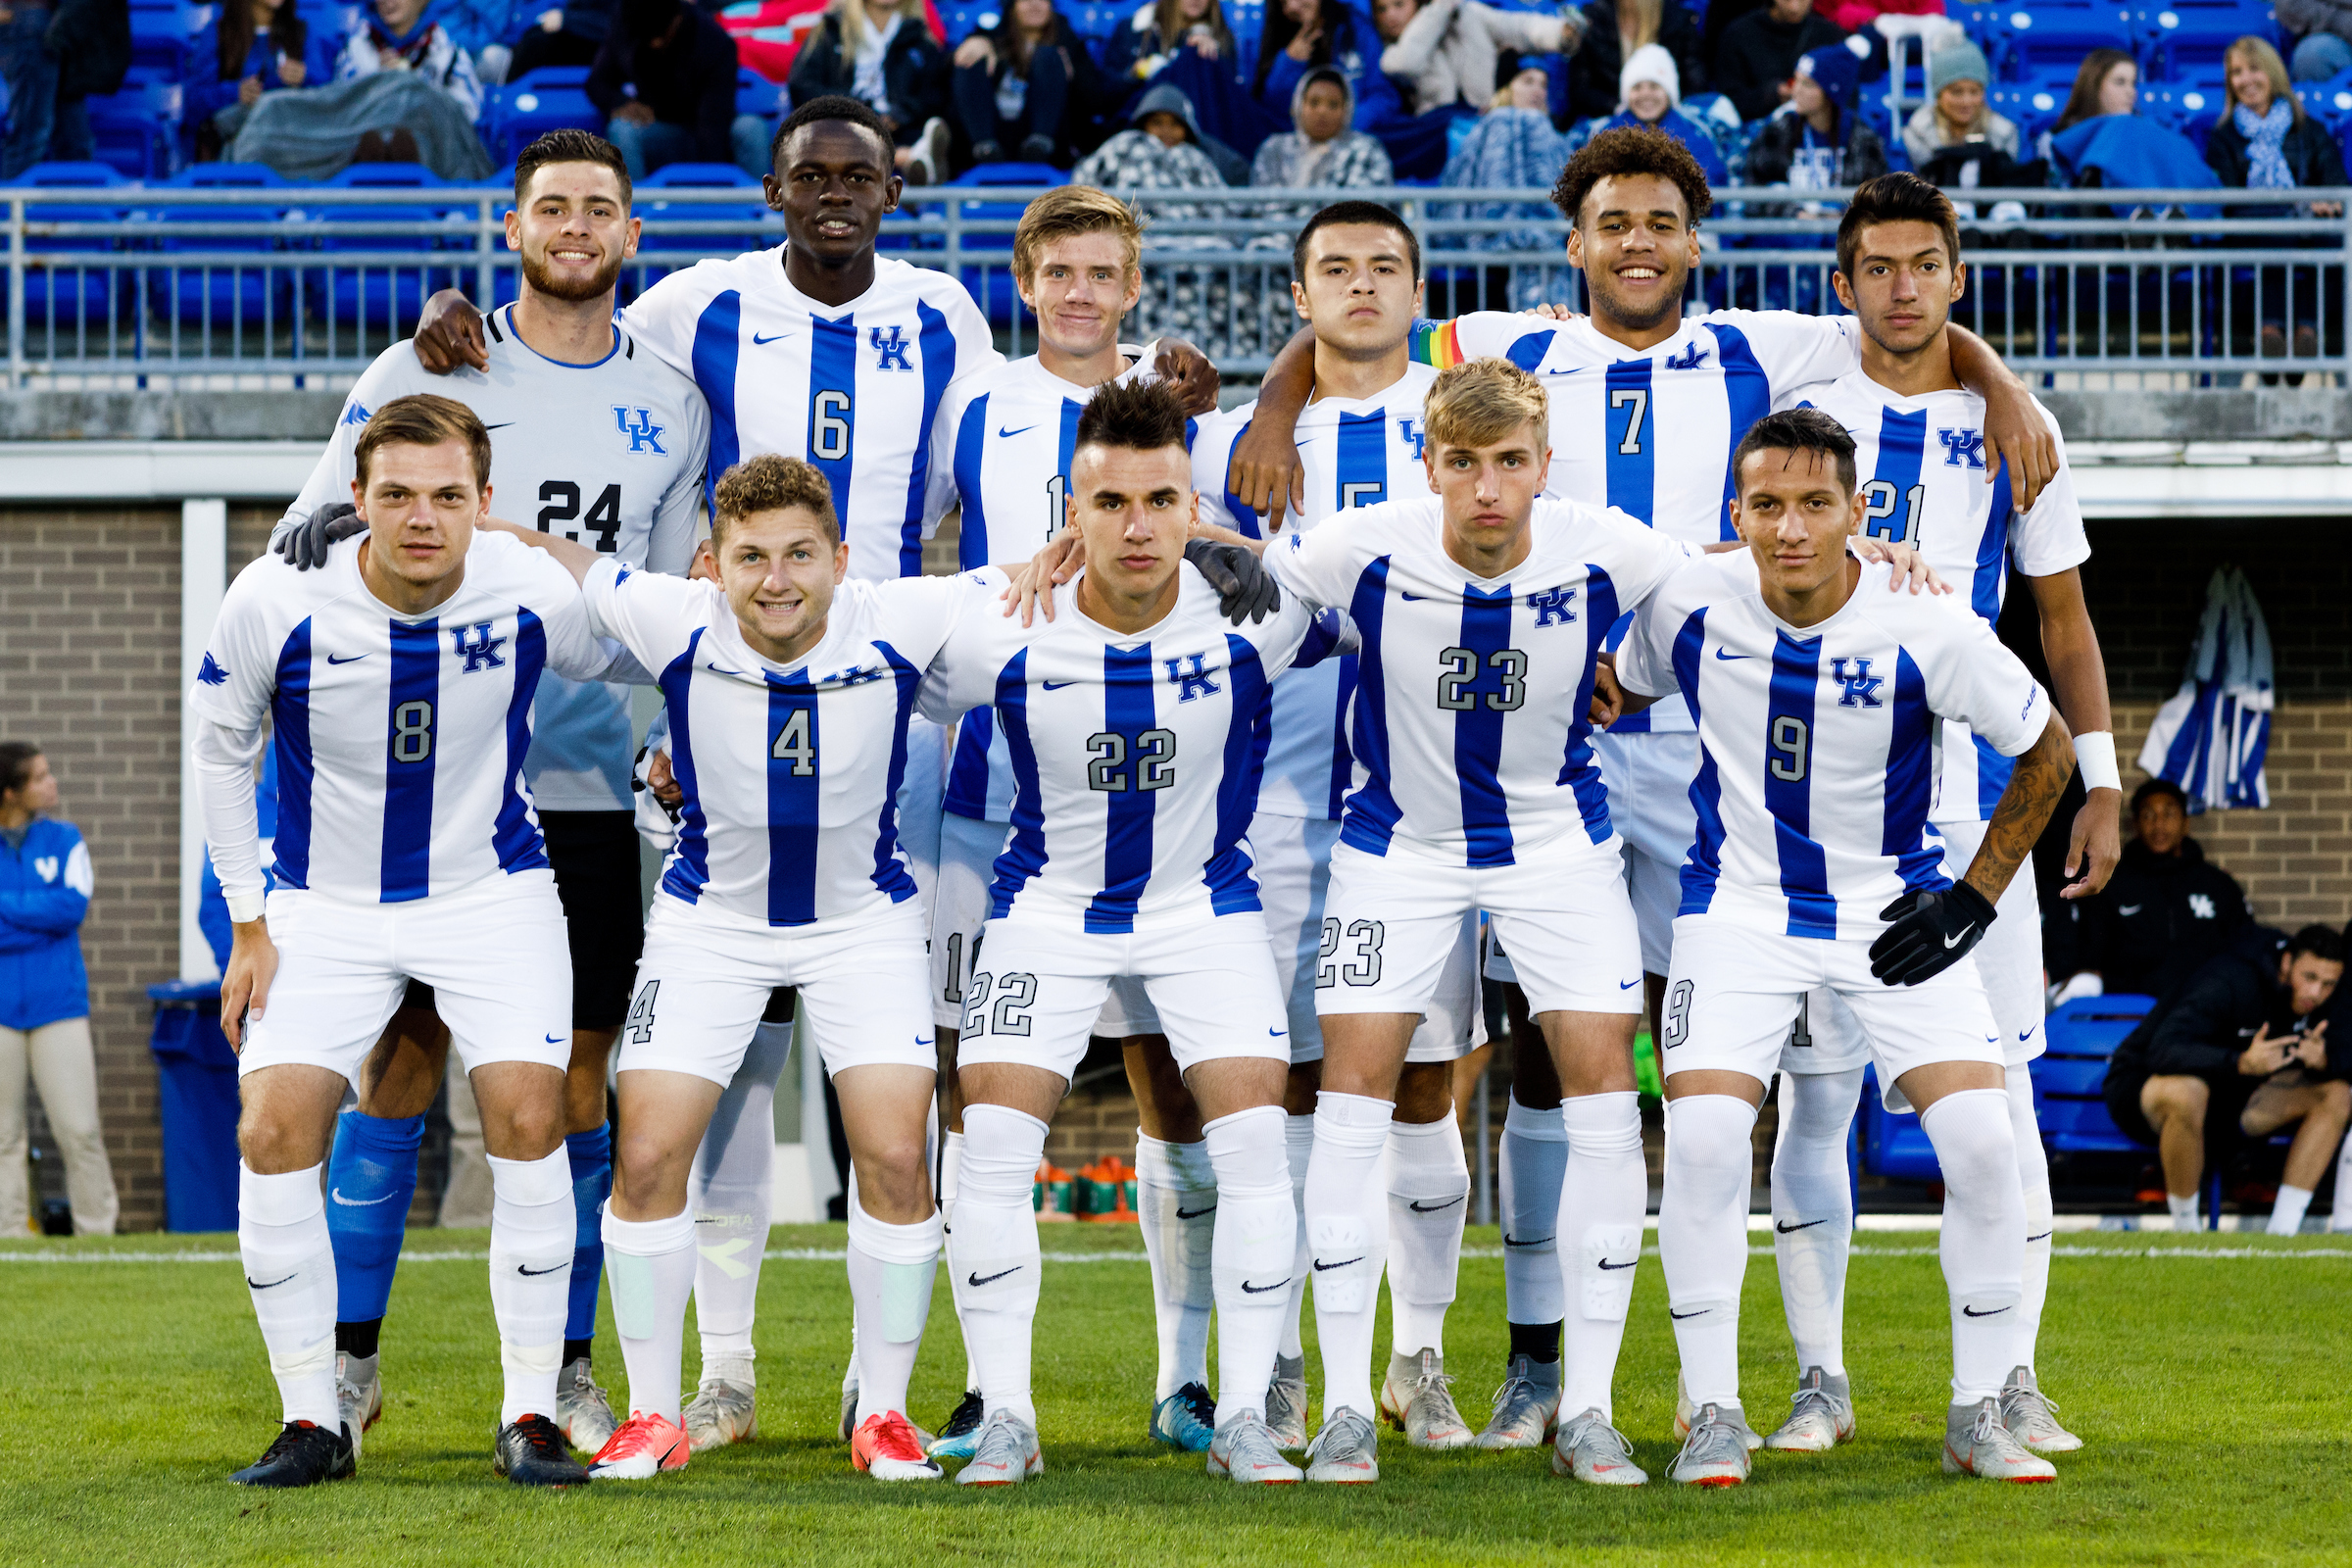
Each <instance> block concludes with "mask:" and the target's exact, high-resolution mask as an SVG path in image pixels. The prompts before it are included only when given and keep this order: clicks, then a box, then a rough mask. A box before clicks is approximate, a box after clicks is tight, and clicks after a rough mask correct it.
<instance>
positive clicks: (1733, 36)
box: [1708, 0, 1845, 121]
mask: <svg viewBox="0 0 2352 1568" xmlns="http://www.w3.org/2000/svg"><path fill="white" fill-rule="evenodd" d="M1844 36H1845V29H1844V28H1842V27H1840V26H1838V24H1836V23H1835V22H1832V21H1831V20H1830V19H1829V18H1827V17H1824V16H1818V15H1816V14H1815V13H1814V10H1813V6H1812V0H1771V4H1769V5H1767V6H1765V7H1764V8H1763V9H1761V10H1758V11H1751V12H1749V13H1748V14H1747V15H1746V16H1744V17H1741V18H1740V20H1739V21H1737V22H1735V23H1733V24H1732V25H1730V26H1727V27H1725V28H1724V29H1723V36H1722V38H1721V40H1720V41H1719V42H1718V43H1717V44H1716V46H1715V54H1714V56H1713V58H1712V59H1711V60H1710V61H1709V62H1708V69H1709V71H1710V72H1711V73H1712V74H1711V75H1710V76H1709V78H1708V79H1709V80H1711V81H1712V82H1714V84H1715V89H1716V91H1718V92H1720V93H1723V94H1724V95H1725V96H1726V97H1728V98H1730V99H1731V100H1732V102H1733V104H1734V105H1736V106H1737V107H1738V108H1739V110H1740V119H1741V120H1742V121H1754V120H1762V119H1763V118H1764V117H1765V116H1766V115H1769V114H1771V113H1772V112H1773V111H1774V110H1776V109H1778V108H1780V107H1781V105H1783V104H1785V103H1787V102H1788V101H1789V92H1790V90H1791V89H1790V86H1789V83H1790V82H1791V81H1792V80H1794V78H1795V76H1796V63H1797V61H1798V60H1800V59H1802V58H1803V57H1804V56H1806V55H1809V54H1811V53H1812V52H1813V51H1814V50H1816V49H1820V48H1824V47H1826V46H1828V45H1830V44H1834V43H1837V42H1838V41H1839V40H1840V39H1842V38H1843V37H1844Z"/></svg>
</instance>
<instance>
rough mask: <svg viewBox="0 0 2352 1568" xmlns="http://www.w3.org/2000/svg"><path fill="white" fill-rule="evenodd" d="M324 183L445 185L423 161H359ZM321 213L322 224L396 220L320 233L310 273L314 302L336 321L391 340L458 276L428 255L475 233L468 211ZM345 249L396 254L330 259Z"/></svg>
mask: <svg viewBox="0 0 2352 1568" xmlns="http://www.w3.org/2000/svg"><path fill="white" fill-rule="evenodd" d="M326 184H327V185H328V186H329V187H331V188H335V189H341V190H382V189H414V190H419V191H429V190H435V189H439V188H442V186H443V185H444V181H443V180H442V179H441V177H440V176H439V175H437V174H435V173H434V172H432V171H431V170H429V169H426V168H424V167H423V166H422V165H420V164H354V165H352V166H351V167H350V168H349V169H346V170H344V171H343V172H340V173H338V174H336V175H335V176H334V177H333V178H332V179H329V180H327V181H326ZM315 217H316V218H317V219H318V220H319V221H321V222H344V223H374V224H385V225H391V226H390V227H388V228H387V229H386V230H385V231H383V232H377V233H369V234H332V233H330V234H323V235H321V236H320V237H319V241H318V249H319V253H320V255H321V258H322V265H321V266H320V267H319V268H318V269H317V270H314V271H313V272H311V273H310V274H309V289H308V293H309V295H310V302H311V305H312V306H313V308H315V309H317V310H319V312H320V313H321V314H323V315H325V316H327V317H328V318H329V319H331V320H333V322H334V323H335V324H336V325H337V326H344V327H350V326H357V327H359V328H360V329H361V330H362V331H363V332H364V333H367V334H370V335H387V336H388V337H391V338H397V337H401V336H404V335H406V333H407V332H408V330H409V328H410V326H411V325H412V324H413V323H414V322H415V321H416V319H417V313H418V312H419V311H421V310H422V309H423V307H424V301H425V297H426V296H427V295H429V294H431V293H432V292H433V291H434V290H436V289H440V288H445V287H447V286H449V284H450V283H451V282H453V281H454V280H455V278H456V275H457V273H456V270H454V269H453V268H451V267H449V266H434V265H431V264H429V263H427V262H426V261H425V260H424V259H423V258H424V257H426V256H429V255H432V254H433V253H435V252H438V251H441V250H443V249H444V247H445V245H446V244H447V242H448V241H449V240H451V239H465V240H468V241H469V240H470V239H471V237H472V232H473V230H472V225H471V223H470V221H468V218H469V215H453V214H451V213H449V212H447V211H445V210H443V209H442V208H440V207H437V206H427V205H419V206H414V207H412V206H407V205H399V206H384V207H375V206H369V207H330V208H324V209H321V210H319V212H318V213H316V214H315ZM339 255H350V256H361V255H373V256H376V257H387V256H390V257H393V258H396V259H390V260H374V261H358V260H354V261H345V262H336V261H333V260H328V258H333V257H336V256H339ZM412 258H413V259H412Z"/></svg>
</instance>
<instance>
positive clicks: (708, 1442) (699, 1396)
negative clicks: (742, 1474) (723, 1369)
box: [684, 1378, 760, 1453]
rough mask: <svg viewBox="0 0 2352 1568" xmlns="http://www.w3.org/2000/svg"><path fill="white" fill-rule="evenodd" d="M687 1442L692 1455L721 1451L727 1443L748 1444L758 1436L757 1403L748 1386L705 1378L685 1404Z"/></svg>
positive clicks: (747, 1384)
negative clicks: (714, 1450) (692, 1451)
mask: <svg viewBox="0 0 2352 1568" xmlns="http://www.w3.org/2000/svg"><path fill="white" fill-rule="evenodd" d="M684 1414H685V1417H686V1421H685V1425H686V1437H687V1441H689V1442H691V1443H692V1444H693V1445H694V1451H695V1452H697V1453H702V1452H705V1451H707V1450H709V1449H711V1448H723V1447H725V1446H727V1445H728V1444H730V1443H749V1442H751V1441H752V1440H753V1439H754V1438H756V1437H758V1436H759V1435H760V1400H759V1394H758V1391H757V1390H756V1389H754V1388H753V1386H752V1385H751V1384H749V1383H738V1382H736V1381H735V1380H734V1379H733V1378H705V1379H703V1386H702V1387H701V1388H699V1389H696V1390H695V1391H694V1397H693V1398H691V1399H689V1400H687V1401H686V1409H685V1412H684Z"/></svg>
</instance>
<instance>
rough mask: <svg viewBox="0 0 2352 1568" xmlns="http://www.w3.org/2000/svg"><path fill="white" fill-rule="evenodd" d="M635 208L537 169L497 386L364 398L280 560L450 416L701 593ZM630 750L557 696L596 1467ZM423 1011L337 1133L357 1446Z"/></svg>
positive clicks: (514, 477) (617, 729)
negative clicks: (647, 335)
mask: <svg viewBox="0 0 2352 1568" xmlns="http://www.w3.org/2000/svg"><path fill="white" fill-rule="evenodd" d="M629 206H630V186H629V172H628V169H627V166H626V165H625V164H624V163H623V162H622V160H621V156H620V154H619V153H618V152H617V151H615V150H614V149H613V145H612V144H611V143H610V142H607V141H605V140H604V139H603V138H602V137H599V136H593V135H590V134H589V133H587V132H586V131H580V130H558V131H551V132H549V133H548V134H547V135H544V136H541V137H540V138H538V139H537V140H536V141H534V142H532V143H531V144H530V145H529V146H527V147H525V148H524V149H523V150H522V154H521V156H520V157H519V158H517V159H516V160H515V209H514V211H512V212H510V213H509V214H508V215H507V244H508V247H509V248H510V249H513V250H515V251H517V252H519V253H520V255H521V272H522V283H521V289H520V293H519V297H518V298H517V299H516V300H515V303H514V304H512V305H507V306H502V307H501V308H499V309H498V310H496V311H494V312H492V313H491V316H490V319H489V322H488V331H489V343H488V345H487V348H486V350H485V353H484V365H483V366H482V368H478V369H477V368H470V367H468V368H461V369H460V370H459V371H458V372H457V373H456V374H454V375H450V376H446V377H444V376H436V375H434V374H432V373H431V372H429V371H427V370H426V369H425V368H423V366H422V365H421V364H420V363H419V361H418V359H417V351H416V348H415V347H414V345H413V344H410V343H405V342H404V343H396V344H394V345H393V346H392V347H391V348H389V349H386V350H385V351H384V352H383V353H382V354H381V355H379V356H378V357H377V358H376V361H375V363H374V364H373V365H371V366H369V367H368V370H367V372H366V373H365V374H364V375H362V376H361V377H360V379H359V381H358V383H357V384H355V385H354V386H353V387H352V390H351V395H350V397H349V398H347V399H346V400H345V402H344V405H343V416H342V417H341V418H340V419H338V420H337V421H336V425H335V433H334V435H333V437H332V438H331V439H330V440H329V441H328V443H327V449H326V451H325V453H324V454H323V455H322V456H321V457H320V458H319V466H318V467H317V468H315V469H314V470H313V471H312V474H311V477H310V480H309V482H308V483H306V484H305V485H304V487H303V491H302V494H301V495H300V496H299V497H298V498H296V500H295V502H294V504H293V505H292V506H290V507H289V508H287V510H286V515H285V517H284V518H283V519H282V520H280V522H279V523H278V525H277V530H276V532H275V534H274V535H273V542H274V543H276V544H277V546H278V547H279V548H280V549H281V550H282V551H283V553H284V554H286V556H287V557H288V559H289V560H291V561H293V562H294V563H295V564H297V565H298V566H300V565H305V564H318V563H320V562H322V559H323V556H324V553H325V550H326V547H327V545H328V544H329V543H331V541H332V540H333V539H335V538H338V537H340V536H341V535H342V534H343V533H344V532H346V531H350V530H354V529H356V528H358V527H359V526H360V524H359V522H358V520H357V519H356V518H355V517H352V516H351V515H350V513H351V509H350V506H349V502H348V498H349V496H350V494H351V483H352V480H353V478H354V476H355V461H354V452H355V449H356V448H357V446H358V444H359V441H360V438H361V436H362V434H363V432H364V431H365V430H366V429H367V427H368V419H369V417H370V411H371V410H376V409H381V408H382V407H383V406H384V405H385V404H387V403H389V402H391V401H392V400H394V399H395V398H400V397H405V396H409V395H411V394H415V393H422V392H437V393H441V394H443V395H446V396H449V397H452V398H455V399H456V400H457V401H458V402H460V403H463V404H465V405H466V407H467V408H468V409H470V410H472V411H473V413H474V415H475V416H476V417H478V418H479V419H480V420H481V421H482V424H483V427H484V428H485V429H488V430H489V431H491V432H492V434H491V484H492V487H493V488H494V489H495V490H497V491H498V492H499V493H500V494H501V495H503V496H506V497H508V498H509V501H508V505H509V506H510V507H512V508H513V509H514V511H515V515H517V516H520V517H522V518H525V519H527V520H531V521H535V523H536V524H537V526H538V527H539V528H540V529H541V530H542V531H553V532H560V533H562V534H563V535H564V537H566V538H569V539H575V540H579V541H582V542H583V543H585V544H587V545H590V546H592V547H593V549H594V550H596V551H599V552H602V553H604V554H607V555H614V554H617V555H618V556H619V557H620V558H621V559H622V560H625V561H631V562H640V563H643V564H646V565H647V566H649V567H650V568H651V569H653V570H656V571H667V572H682V571H684V570H685V568H686V565H687V563H688V561H689V560H690V559H691V558H692V556H693V553H694V536H695V533H696V530H697V528H698V526H699V524H700V521H701V514H702V480H703V464H704V460H705V457H706V455H707V453H708V451H709V448H710V428H711V416H710V410H709V407H708V405H706V404H705V402H704V400H703V395H702V393H701V392H699V391H697V390H696V389H695V386H694V383H693V382H691V381H689V380H688V379H687V378H686V377H685V376H683V375H680V374H679V373H678V372H677V371H676V370H673V369H671V368H669V367H668V366H666V365H664V364H662V362H661V361H660V360H659V359H657V358H656V357H655V356H653V355H651V354H645V353H640V352H639V349H638V344H637V342H636V340H635V339H634V338H633V337H631V336H630V335H629V334H628V333H626V332H624V331H622V330H621V329H619V328H618V327H616V326H614V325H613V292H614V287H615V284H616V283H617V281H618V279H619V276H620V270H621V268H622V267H623V266H624V265H626V264H627V262H628V261H629V259H630V258H631V257H633V256H634V255H635V254H636V251H637V233H638V221H637V220H636V219H635V218H633V217H631V216H630V211H629ZM339 500H340V501H342V502H343V505H341V506H336V505H335V503H336V502H337V501H339ZM630 736H631V730H630V722H629V710H628V701H627V694H626V692H625V691H623V690H622V689H621V688H620V687H618V686H609V685H605V684H603V683H601V682H593V683H589V684H585V685H582V684H578V683H575V682H571V681H567V680H564V678H562V677H561V676H557V675H549V676H546V677H543V678H542V679H541V681H540V683H539V690H538V695H537V697H536V698H535V699H534V701H533V705H532V737H531V750H530V755H529V757H528V758H527V759H526V760H525V761H524V772H525V773H526V775H527V776H528V777H529V779H530V782H531V794H532V798H533V800H534V801H535V802H537V804H538V806H539V809H540V831H541V833H542V835H543V836H544V838H545V840H546V854H547V858H548V861H549V863H550V865H551V866H552V867H553V869H554V871H555V876H556V889H557V892H558V895H559V896H560V897H561V898H562V900H563V902H564V923H565V929H566V932H567V934H568V940H569V944H570V952H571V972H572V1019H571V1028H572V1032H571V1060H570V1064H569V1067H568V1069H567V1072H566V1075H565V1086H564V1132H565V1137H564V1153H565V1157H566V1158H567V1159H569V1161H570V1165H571V1181H572V1195H573V1206H574V1217H575V1220H576V1222H577V1245H576V1249H575V1251H574V1254H573V1265H574V1266H573V1269H572V1273H571V1302H570V1309H569V1313H568V1317H567V1319H566V1322H565V1324H564V1370H563V1374H562V1378H561V1382H560V1388H559V1393H558V1397H557V1404H558V1408H557V1410H556V1424H557V1425H558V1426H560V1427H562V1428H563V1429H564V1434H565V1436H566V1437H568V1438H569V1439H570V1440H571V1443H572V1446H574V1447H577V1448H579V1449H580V1450H581V1451H583V1452H586V1453H594V1452H595V1451H596V1450H597V1449H598V1448H600V1447H602V1446H604V1443H605V1440H606V1439H607V1438H610V1437H611V1436H612V1435H613V1425H614V1423H613V1411H612V1407H611V1405H610V1404H609V1403H607V1401H606V1399H605V1396H604V1393H603V1391H602V1390H601V1389H599V1388H598V1387H597V1384H596V1379H595V1376H594V1371H593V1368H592V1365H591V1362H590V1354H589V1351H590V1345H591V1339H592V1336H594V1334H595V1333H596V1301H597V1290H598V1286H599V1283H600V1281H601V1280H602V1278H603V1274H604V1250H603V1243H602V1241H601V1240H600V1239H599V1233H598V1224H599V1210H600V1209H601V1207H602V1206H603V1203H604V1201H605V1197H606V1195H607V1193H608V1192H610V1191H611V1188H612V1184H613V1146H612V1134H611V1132H610V1130H609V1128H608V1127H607V1125H606V1106H605V1063H606V1059H607V1058H608V1057H609V1056H610V1055H611V1054H612V1050H613V1037H614V1035H615V1034H616V1032H617V1031H618V1030H619V1028H620V1021H621V1016H622V1014H623V1013H625V1012H626V1011H627V1010H628V1004H629V978H630V976H631V974H632V973H633V972H634V970H635V968H636V964H637V954H638V950H639V948H640V946H641V944H642V941H643V927H642V924H641V922H640V920H639V918H638V913H637V910H638V897H639V895H638V883H639V877H638V862H637V835H636V830H635V828H634V827H633V826H632V819H631V815H630V803H629V796H630V791H629V758H630V752H631V740H630ZM417 1001H418V1003H419V1004H421V1005H418V1006H413V1007H412V1006H408V1005H404V1006H403V1007H402V1009H401V1010H400V1012H399V1013H397V1014H396V1015H395V1016H394V1019H393V1022H392V1024H391V1026H390V1028H389V1029H388V1030H387V1031H386V1035H385V1040H386V1043H387V1046H386V1049H383V1050H380V1051H379V1052H378V1054H375V1055H373V1056H371V1057H370V1059H369V1061H368V1067H367V1068H366V1070H365V1071H364V1073H363V1075H362V1077H361V1080H360V1084H359V1089H360V1097H359V1104H358V1106H357V1107H356V1108H354V1109H351V1110H347V1111H345V1112H343V1114H342V1115H341V1116H340V1117H339V1118H338V1120H337V1123H336V1128H335V1143H334V1152H333V1154H332V1156H331V1157H330V1159H329V1161H328V1165H327V1192H328V1205H329V1206H328V1208H327V1232H328V1235H329V1236H330V1237H331V1238H332V1239H333V1242H334V1248H335V1274H336V1299H337V1303H338V1306H337V1309H338V1310H339V1311H340V1312H341V1313H342V1314H343V1321H341V1322H339V1323H337V1324H336V1325H335V1345H336V1356H337V1369H336V1379H337V1383H338V1385H339V1387H340V1390H341V1396H342V1398H343V1414H344V1419H345V1421H347V1422H348V1423H349V1424H350V1426H351V1431H352V1439H353V1441H354V1442H355V1443H356V1442H358V1441H359V1440H360V1436H361V1434H362V1433H363V1432H365V1431H366V1430H367V1428H368V1426H370V1425H371V1424H373V1422H374V1421H375V1420H376V1419H377V1417H378V1416H379V1415H380V1414H381V1413H382V1410H383V1403H384V1400H383V1384H382V1380H381V1375H380V1366H381V1363H380V1360H379V1358H378V1353H379V1343H378V1342H379V1334H380V1330H381V1328H382V1323H383V1317H384V1307H385V1302H386V1300H387V1299H388V1298H389V1296H390V1293H391V1289H392V1276H393V1271H394V1269H395V1268H396V1267H397V1266H398V1263H399V1260H400V1248H401V1240H402V1236H403V1234H404V1230H405V1227H406V1225H407V1223H408V1212H409V1202H410V1200H411V1198H412V1197H413V1196H414V1195H415V1193H416V1190H417V1147H418V1145H419V1143H420V1142H421V1141H422V1139H423V1135H424V1115H425V1112H426V1111H427V1110H428V1109H429V1108H430V1107H431V1105H432V1102H433V1096H434V1092H435V1091H436V1090H437V1089H438V1088H439V1086H440V1083H441V1078H442V1068H443V1064H444V1062H445V1060H446V1057H447V1054H448V1050H449V1033H448V1031H447V1030H446V1029H443V1028H441V1027H440V1024H439V1021H438V1020H437V1019H436V1018H435V1017H434V1016H433V1014H432V1011H431V1005H430V1003H429V1001H426V1000H425V999H424V998H423V997H421V996H420V997H418V998H417ZM404 1043H405V1044H404Z"/></svg>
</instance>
